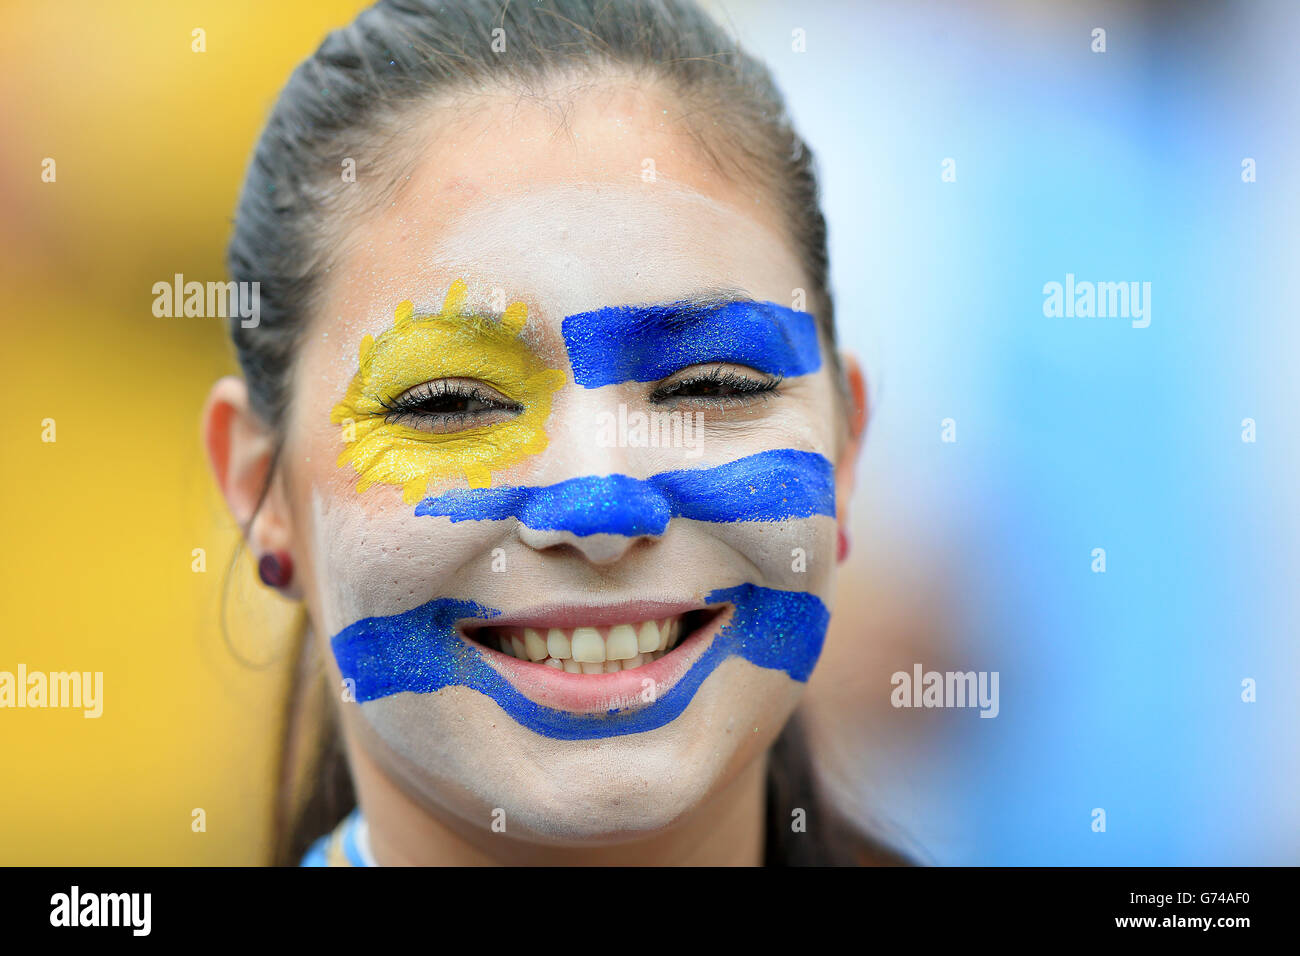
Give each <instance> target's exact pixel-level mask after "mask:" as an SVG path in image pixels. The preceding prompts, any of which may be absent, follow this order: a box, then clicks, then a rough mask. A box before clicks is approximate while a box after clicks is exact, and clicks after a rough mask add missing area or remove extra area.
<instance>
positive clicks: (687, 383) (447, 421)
mask: <svg viewBox="0 0 1300 956" xmlns="http://www.w3.org/2000/svg"><path fill="white" fill-rule="evenodd" d="M780 384H781V378H780V376H775V375H764V376H762V377H760V378H753V377H751V376H748V375H741V374H739V373H737V372H735V371H733V370H732V369H729V368H727V367H725V366H721V365H718V366H714V367H713V368H710V369H706V370H703V371H700V372H696V373H694V374H691V375H689V376H687V377H685V378H680V379H677V380H676V381H673V382H669V383H668V384H666V385H660V386H659V387H658V388H656V389H655V390H654V391H653V392H651V393H650V401H651V402H653V403H655V404H666V403H669V402H672V401H673V400H674V399H677V400H679V401H689V402H692V403H693V404H696V405H703V406H707V407H711V408H728V407H732V406H735V405H745V404H749V403H750V402H752V401H755V400H756V399H765V398H766V397H767V396H768V395H771V394H774V393H775V392H776V391H777V387H778V386H779V385H780ZM700 386H706V387H712V388H718V389H729V390H730V391H731V394H727V395H707V394H694V395H693V394H690V393H689V390H690V389H692V388H698V387H700ZM456 400H460V401H464V402H477V403H479V404H480V405H482V406H485V407H484V408H476V409H472V410H465V409H461V410H458V411H438V410H434V409H430V408H429V407H428V406H429V405H430V404H432V403H437V402H445V401H456ZM378 401H379V404H380V405H382V406H383V408H384V409H385V415H384V421H385V423H387V424H390V425H394V424H409V425H411V426H412V427H417V428H418V427H420V426H424V430H427V431H436V432H451V431H457V430H460V429H462V428H468V427H472V426H473V424H474V423H475V419H476V418H477V417H478V416H481V415H483V414H484V413H491V412H516V413H517V412H521V411H523V406H521V405H519V404H518V403H517V402H510V401H502V400H501V398H500V397H499V396H497V395H496V394H489V393H488V392H487V391H485V390H484V389H482V388H479V387H478V386H476V385H474V384H471V383H468V382H448V381H446V380H445V379H440V380H438V381H435V382H425V383H424V384H422V385H417V386H415V387H414V388H412V389H409V390H407V391H406V392H403V393H402V394H401V395H399V396H398V397H397V398H394V399H382V398H381V399H379V400H378Z"/></svg>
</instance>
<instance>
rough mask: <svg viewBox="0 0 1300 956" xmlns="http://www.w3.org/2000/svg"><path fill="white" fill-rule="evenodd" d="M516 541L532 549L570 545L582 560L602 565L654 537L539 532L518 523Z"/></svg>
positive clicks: (624, 554)
mask: <svg viewBox="0 0 1300 956" xmlns="http://www.w3.org/2000/svg"><path fill="white" fill-rule="evenodd" d="M519 540H520V541H522V542H523V543H524V544H526V545H527V546H528V547H530V548H532V549H534V550H536V551H545V550H548V549H551V548H572V549H573V550H574V551H576V552H577V553H578V554H579V555H581V557H582V558H583V559H585V560H586V561H589V562H590V563H592V564H602V565H603V564H613V563H614V562H616V561H619V560H622V559H623V557H625V556H626V555H627V553H628V552H629V551H631V550H632V549H633V548H635V547H637V546H638V545H640V544H642V543H648V542H651V541H654V540H657V538H654V537H651V536H649V535H639V536H633V537H628V536H626V535H620V534H588V535H576V534H573V533H572V532H570V531H550V530H547V531H539V530H537V529H536V528H529V527H527V526H526V525H520V526H519Z"/></svg>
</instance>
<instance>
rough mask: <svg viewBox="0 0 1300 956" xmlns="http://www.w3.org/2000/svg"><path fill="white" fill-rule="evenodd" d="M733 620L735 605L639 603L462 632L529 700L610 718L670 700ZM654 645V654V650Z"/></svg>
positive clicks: (507, 620) (538, 615)
mask: <svg viewBox="0 0 1300 956" xmlns="http://www.w3.org/2000/svg"><path fill="white" fill-rule="evenodd" d="M666 611H667V612H670V613H665V612H666ZM729 617H730V613H729V607H722V608H702V607H700V606H698V605H685V606H684V605H676V606H673V605H665V604H660V603H654V602H638V603H636V604H624V605H616V606H604V607H577V606H566V607H556V608H548V609H541V610H538V611H533V612H519V613H513V614H510V615H503V616H502V617H500V618H494V619H493V620H492V621H491V623H487V622H484V623H482V624H477V623H475V622H464V623H463V624H462V627H461V631H462V635H463V636H465V640H466V642H467V643H468V644H469V645H470V646H471V647H473V648H474V649H475V650H476V651H478V652H479V653H480V654H482V656H483V659H484V660H485V661H487V663H488V664H489V665H491V666H492V668H493V669H495V670H496V671H497V673H499V674H501V676H502V677H504V678H505V679H506V680H508V681H509V682H510V683H511V684H512V685H513V686H514V687H515V689H516V690H518V691H519V692H520V693H522V694H523V695H524V696H525V697H527V698H528V699H529V700H532V701H533V702H535V703H538V704H542V705H543V706H546V707H553V708H555V709H558V710H566V711H570V712H573V713H605V712H609V711H613V710H619V711H622V710H636V709H640V708H642V707H646V706H649V705H650V704H652V703H654V701H656V700H658V699H659V698H660V697H663V695H664V694H666V693H667V692H668V691H669V690H670V689H671V688H672V686H673V685H674V684H676V683H677V681H678V680H680V679H681V677H682V675H683V674H685V673H686V671H687V670H689V669H690V667H691V665H692V664H694V663H695V662H696V661H697V660H699V657H700V655H701V654H703V653H704V651H705V650H706V649H707V648H708V646H709V643H710V642H711V641H712V639H713V636H714V635H715V634H716V633H717V632H718V630H719V629H720V627H721V625H722V624H723V623H724V621H725V620H726V619H728V618H729ZM652 641H653V643H654V645H655V647H654V650H648V648H649V647H650V644H651V642H652ZM498 646H504V647H507V648H510V651H509V652H508V653H503V652H502V651H498V650H496V648H497V647H498ZM518 652H522V653H518Z"/></svg>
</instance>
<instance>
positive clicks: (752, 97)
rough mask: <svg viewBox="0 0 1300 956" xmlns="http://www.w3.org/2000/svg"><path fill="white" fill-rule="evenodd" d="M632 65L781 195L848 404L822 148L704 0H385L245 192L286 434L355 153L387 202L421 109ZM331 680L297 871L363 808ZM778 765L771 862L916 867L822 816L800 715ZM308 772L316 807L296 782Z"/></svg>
mask: <svg viewBox="0 0 1300 956" xmlns="http://www.w3.org/2000/svg"><path fill="white" fill-rule="evenodd" d="M615 71H621V72H624V73H629V74H631V75H633V76H636V77H638V78H644V79H645V80H647V81H650V82H655V83H659V84H662V85H664V86H665V88H666V89H667V90H668V91H670V92H671V93H672V95H673V98H674V101H675V102H677V103H678V104H680V109H679V111H678V115H677V116H676V117H674V118H675V119H676V120H677V122H679V123H680V124H681V125H682V126H683V127H684V128H685V129H686V130H687V131H688V132H689V133H690V134H691V135H692V137H693V140H694V142H695V143H696V145H697V146H698V148H699V149H700V150H701V152H702V153H703V154H704V155H705V156H707V157H708V158H709V160H710V161H711V162H712V163H714V165H715V166H717V168H718V169H719V170H720V171H721V172H722V173H724V174H725V175H728V176H732V177H749V178H750V179H751V180H752V181H755V182H757V183H759V184H760V185H761V186H762V187H763V188H764V189H765V190H766V192H767V194H768V195H770V196H772V197H774V198H775V199H776V201H777V203H778V208H779V209H780V211H781V213H782V215H783V219H784V222H785V224H786V228H787V230H788V233H789V236H790V239H791V242H792V246H793V248H794V249H795V250H796V251H797V252H798V254H799V258H800V260H801V263H802V265H803V267H804V271H805V272H806V274H807V275H808V277H809V280H810V282H811V285H812V288H810V289H808V290H806V293H807V303H808V311H810V312H812V313H813V314H814V315H815V316H816V318H817V321H818V324H819V327H820V329H821V331H822V335H823V338H824V340H825V341H826V342H827V343H828V344H829V345H830V346H831V347H830V348H829V350H828V354H829V355H830V356H831V359H830V363H829V364H830V365H831V367H832V371H833V372H834V373H835V378H836V384H837V387H838V390H839V392H840V394H841V396H843V395H844V394H845V391H846V386H845V383H844V376H843V370H842V369H841V367H840V365H839V361H838V354H837V352H836V350H835V349H834V342H835V333H834V320H833V314H832V302H831V297H830V294H829V291H828V282H827V252H826V222H825V219H824V218H823V216H822V213H821V209H820V205H819V201H818V187H817V177H816V172H815V168H814V163H813V156H812V153H811V152H810V151H809V150H808V148H807V146H806V145H805V144H804V142H803V140H802V139H801V138H800V137H799V136H798V134H797V133H796V132H795V131H794V127H793V125H792V124H791V122H790V119H789V116H788V114H787V112H786V109H785V105H784V102H783V100H782V97H781V94H780V92H779V91H778V89H777V87H776V85H775V83H774V82H773V80H772V77H771V75H770V73H769V72H768V70H767V68H766V67H765V66H764V65H763V64H762V63H760V62H759V61H758V60H756V59H754V58H753V57H751V56H749V55H748V54H746V53H744V52H743V51H741V50H740V49H739V48H738V47H737V45H736V44H735V43H734V42H733V41H732V40H731V39H730V38H729V37H728V36H727V35H726V34H725V33H724V32H723V31H722V30H721V29H720V28H719V27H718V25H717V24H716V23H714V22H713V20H711V19H710V18H709V17H708V16H707V15H706V14H704V13H703V11H701V10H700V9H699V8H698V7H697V6H696V5H695V4H694V3H693V2H689V0H628V2H620V3H612V2H609V0H543V2H514V3H511V2H506V0H444V2H435V0H381V2H379V3H376V4H375V5H374V6H373V7H370V8H369V9H367V10H365V11H363V12H362V13H361V14H360V15H359V16H358V17H357V18H356V20H355V21H354V22H353V23H352V24H350V25H349V26H347V27H344V28H342V29H339V30H335V31H334V32H332V33H330V34H329V35H328V36H327V37H326V38H325V41H324V42H323V43H322V44H321V45H320V48H319V49H318V50H317V51H316V52H315V53H314V54H313V55H312V56H311V57H310V58H309V59H308V60H306V61H305V62H304V63H302V64H301V65H300V66H299V67H298V68H297V69H296V70H295V71H294V72H293V75H292V76H291V77H290V79H289V82H288V83H287V85H286V86H285V88H284V90H283V92H281V94H280V97H279V99H278V101H277V102H276V104H275V107H274V109H273V110H272V112H271V115H270V118H269V119H268V121H267V124H266V127H265V129H264V131H263V132H262V135H261V138H260V139H259V141H258V143H257V146H256V149H255V151H254V154H253V158H252V162H251V163H250V165H249V168H248V172H247V177H246V180H245V182H244V187H243V191H242V193H241V196H240V200H239V206H238V209H237V212H236V217H235V229H234V234H233V236H232V237H231V240H230V246H229V250H228V254H227V260H228V265H229V269H230V272H231V276H232V278H233V279H235V280H236V281H240V282H254V281H256V282H259V283H260V284H261V285H260V307H261V321H260V323H259V324H258V325H257V326H256V327H254V328H245V327H243V325H242V324H241V323H240V322H239V321H238V320H237V319H236V320H232V322H231V324H230V332H231V337H232V339H233V340H234V344H235V349H236V353H237V355H238V358H239V362H240V365H241V367H242V369H243V371H244V376H245V378H246V380H247V383H248V389H249V395H250V401H251V403H252V406H253V410H254V411H255V412H256V413H257V415H258V416H259V417H260V418H262V419H263V421H265V422H266V424H267V425H268V426H269V427H270V428H271V429H272V430H273V431H275V432H276V433H281V432H282V429H283V425H284V421H285V419H286V414H287V409H288V406H289V402H290V396H291V394H292V371H293V359H294V355H295V353H296V352H297V346H298V343H299V342H300V341H301V340H302V337H303V335H304V333H305V330H306V327H307V323H308V317H309V315H310V314H311V313H312V311H313V309H314V308H315V305H316V296H317V293H318V290H319V280H320V277H321V276H322V275H323V274H324V273H325V272H326V271H327V270H328V268H329V267H330V265H331V255H332V244H331V238H332V233H331V225H334V226H335V228H336V229H337V221H338V220H339V219H340V218H344V217H346V216H348V215H351V214H353V213H355V211H356V210H357V209H358V208H359V206H358V205H357V203H358V200H357V199H356V196H357V190H356V189H355V186H348V185H345V184H344V183H343V181H342V178H341V176H340V175H339V172H340V166H341V163H342V161H343V160H344V159H345V158H349V157H350V158H353V159H354V161H355V163H356V171H357V177H356V178H357V181H358V182H361V181H363V180H364V181H366V182H369V183H377V184H378V186H377V187H376V188H377V189H378V194H376V193H375V192H373V191H372V192H369V193H367V194H366V199H365V200H364V201H365V202H368V203H371V204H377V203H379V202H380V201H382V200H383V198H384V195H386V194H391V192H392V190H394V189H395V188H396V185H397V183H398V182H399V181H400V180H401V178H402V175H403V174H404V172H405V170H403V169H400V168H394V167H395V166H396V165H398V164H397V163H396V162H395V161H394V159H393V155H394V150H393V149H392V146H393V144H394V143H396V142H399V141H400V140H401V138H402V135H403V134H404V133H406V132H408V131H409V130H410V129H411V127H412V126H413V125H414V124H413V121H412V120H411V119H410V117H411V115H412V113H413V109H414V107H415V106H417V105H419V104H422V103H426V102H427V101H428V100H429V99H430V98H432V97H437V96H440V95H444V94H453V93H462V92H466V91H474V90H480V89H502V88H506V89H519V90H532V89H539V88H542V87H543V86H544V85H545V84H546V83H547V82H548V81H551V80H553V79H554V78H556V77H557V76H560V75H571V74H575V73H576V74H578V75H588V76H592V77H596V78H599V77H600V76H601V75H603V74H608V73H611V72H615ZM396 153H397V154H398V155H400V154H401V150H400V149H399V150H397V151H396ZM792 291H793V290H792ZM319 671H320V668H319V662H318V661H317V660H316V657H315V655H314V652H313V650H312V648H311V647H310V646H309V642H306V641H302V640H300V641H299V643H298V666H296V667H295V668H294V672H293V675H294V676H293V682H292V687H291V692H290V694H289V699H288V712H287V715H286V720H285V731H284V746H283V750H282V758H281V780H280V788H279V789H280V795H279V797H278V799H277V805H276V806H277V809H276V815H275V819H276V824H275V829H276V849H275V860H276V862H278V863H293V862H297V860H298V859H299V857H300V856H301V854H302V852H303V850H304V849H305V848H306V845H307V843H308V842H309V840H310V839H311V838H313V837H315V836H318V835H320V834H321V833H323V832H324V831H325V830H326V829H328V828H329V827H330V826H332V825H333V824H334V823H336V822H337V821H338V820H339V819H340V818H341V817H342V816H343V815H344V814H345V813H346V812H347V811H348V810H349V809H351V807H352V806H353V805H354V798H353V795H352V792H351V780H350V778H349V775H348V772H347V768H346V765H345V763H344V761H343V755H342V749H341V744H340V742H339V738H338V734H337V729H336V727H335V726H334V721H335V719H336V715H335V714H334V710H333V706H332V704H331V702H330V701H329V699H328V698H329V696H330V695H328V694H325V693H322V692H321V690H320V686H321V685H320V681H321V680H322V679H323V678H322V675H321V674H320V673H319ZM316 730H321V731H323V732H319V733H314V732H313V731H316ZM313 739H314V740H315V745H314V746H313V745H310V744H309V743H308V741H310V740H313ZM771 766H772V774H771V780H770V783H769V804H770V813H771V817H770V819H771V821H772V823H771V825H770V826H769V828H768V858H769V862H822V863H835V862H900V861H899V860H898V859H897V858H894V857H892V856H890V855H889V854H887V853H885V852H884V851H882V850H880V848H878V847H875V846H874V845H873V844H872V843H871V842H870V841H869V840H867V839H865V838H864V837H863V836H862V835H861V834H859V833H857V832H856V831H854V830H853V829H852V828H851V827H848V826H846V825H844V824H843V822H842V821H841V820H840V818H839V817H838V816H836V815H835V814H834V813H832V812H831V811H830V810H829V809H828V808H825V809H824V808H822V806H821V803H820V799H819V797H818V792H817V790H816V788H815V787H814V786H813V776H812V772H811V768H810V767H809V765H808V761H807V756H806V748H805V746H804V742H803V737H802V733H801V731H800V727H799V722H798V721H797V720H792V721H791V722H790V724H789V725H788V726H787V728H786V730H785V731H784V732H783V734H782V735H781V738H780V739H779V740H778V742H777V744H776V745H775V746H774V748H773V750H772V756H771ZM304 779H305V780H307V781H309V784H308V785H307V786H306V787H305V788H301V789H305V791H306V793H305V796H302V797H301V798H300V794H299V791H300V788H299V787H298V786H296V785H295V781H298V780H304ZM791 801H796V802H793V803H792V802H791ZM799 801H802V802H799ZM791 807H802V808H803V809H805V810H806V811H807V813H808V817H809V820H808V832H807V833H800V834H795V836H797V837H798V839H790V836H791V834H792V830H791V827H790V826H789V822H788V821H789V820H790V809H789V808H791Z"/></svg>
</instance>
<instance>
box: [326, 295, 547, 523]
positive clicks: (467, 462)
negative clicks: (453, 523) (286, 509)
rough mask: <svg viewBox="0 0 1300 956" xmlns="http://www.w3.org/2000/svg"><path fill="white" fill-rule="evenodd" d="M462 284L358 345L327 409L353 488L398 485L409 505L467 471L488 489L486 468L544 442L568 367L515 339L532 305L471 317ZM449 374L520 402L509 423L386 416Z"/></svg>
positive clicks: (473, 482) (408, 308)
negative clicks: (429, 308) (450, 423)
mask: <svg viewBox="0 0 1300 956" xmlns="http://www.w3.org/2000/svg"><path fill="white" fill-rule="evenodd" d="M466 296H467V286H466V284H465V282H464V280H461V279H457V280H456V281H455V282H453V283H452V285H451V288H450V289H449V290H448V291H447V297H446V299H445V300H444V301H443V304H442V310H441V311H440V312H439V313H437V314H436V315H430V316H416V315H415V307H414V305H412V303H410V302H403V303H402V304H401V305H399V306H398V307H397V311H396V315H395V322H394V324H393V327H392V328H390V329H388V331H386V332H384V333H383V334H381V335H380V336H379V338H377V339H376V338H373V337H371V336H369V335H367V336H366V337H365V338H364V339H362V341H361V355H360V362H359V364H358V368H357V374H356V375H355V376H353V378H352V382H351V384H350V385H349V386H348V390H347V394H346V395H344V396H343V400H342V401H340V402H339V403H338V404H337V405H336V406H335V407H334V410H333V411H332V412H331V413H330V421H331V422H334V423H335V424H338V425H342V426H343V439H344V441H345V442H346V444H347V447H346V448H344V450H343V452H342V453H341V454H340V455H339V458H338V464H339V467H343V466H344V465H351V466H352V467H353V468H354V469H355V470H356V473H357V475H358V476H359V477H358V480H357V492H358V493H361V492H363V491H365V490H366V489H367V488H369V487H370V486H371V485H373V484H377V483H382V484H389V485H398V486H400V487H401V488H402V498H403V500H404V501H405V502H406V503H407V504H415V503H416V502H418V501H419V500H420V499H421V498H422V497H423V496H424V495H425V493H426V491H427V489H428V487H429V484H430V483H431V482H434V481H446V480H448V479H454V478H457V477H464V478H465V480H466V481H468V482H469V486H470V487H471V488H486V487H488V486H490V485H491V483H492V472H494V471H499V470H500V469H502V468H505V467H507V466H509V465H513V464H515V463H516V462H518V461H520V460H521V459H523V458H524V457H526V456H528V455H535V454H537V452H539V451H541V450H542V449H544V448H545V447H546V441H547V439H546V429H545V427H544V426H545V423H546V419H547V417H548V416H549V415H550V413H551V398H552V395H553V394H554V392H555V390H556V389H558V388H559V387H560V386H561V385H563V384H564V381H565V375H564V372H563V371H561V370H559V369H550V368H547V367H546V366H545V365H544V364H543V363H542V361H541V360H540V359H539V358H538V357H537V356H536V355H535V354H534V353H533V352H532V350H531V349H529V348H528V346H527V345H526V344H525V343H524V342H523V341H522V340H521V339H520V333H521V332H522V331H523V329H524V326H525V325H526V324H527V322H528V307H527V306H526V305H525V304H524V303H522V302H515V303H512V304H511V305H510V306H509V308H507V309H506V311H505V314H504V315H502V316H501V318H500V319H499V320H498V319H496V318H489V317H485V316H477V315H470V314H467V312H466V309H465V301H466ZM445 378H463V379H477V380H479V381H482V382H484V383H486V384H488V385H490V386H492V388H494V389H496V390H497V391H498V392H500V393H501V394H502V395H504V396H506V397H507V398H509V399H511V400H512V401H514V402H516V403H518V404H519V405H520V406H522V408H523V411H522V412H520V413H519V414H518V415H516V416H515V417H513V418H511V419H509V420H508V421H504V422H499V423H496V424H493V425H488V426H485V427H481V428H470V429H466V430H463V431H458V432H449V433H442V434H437V433H431V432H427V431H422V430H420V429H418V428H412V427H410V426H409V425H404V424H401V423H400V422H394V421H391V418H392V416H391V414H390V409H389V408H388V407H387V406H386V405H385V403H386V402H391V400H392V399H394V398H396V397H397V396H399V395H401V394H402V393H403V392H405V391H407V390H408V389H410V388H414V387H415V386H417V385H421V384H424V383H426V382H432V381H437V380H439V379H445Z"/></svg>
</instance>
